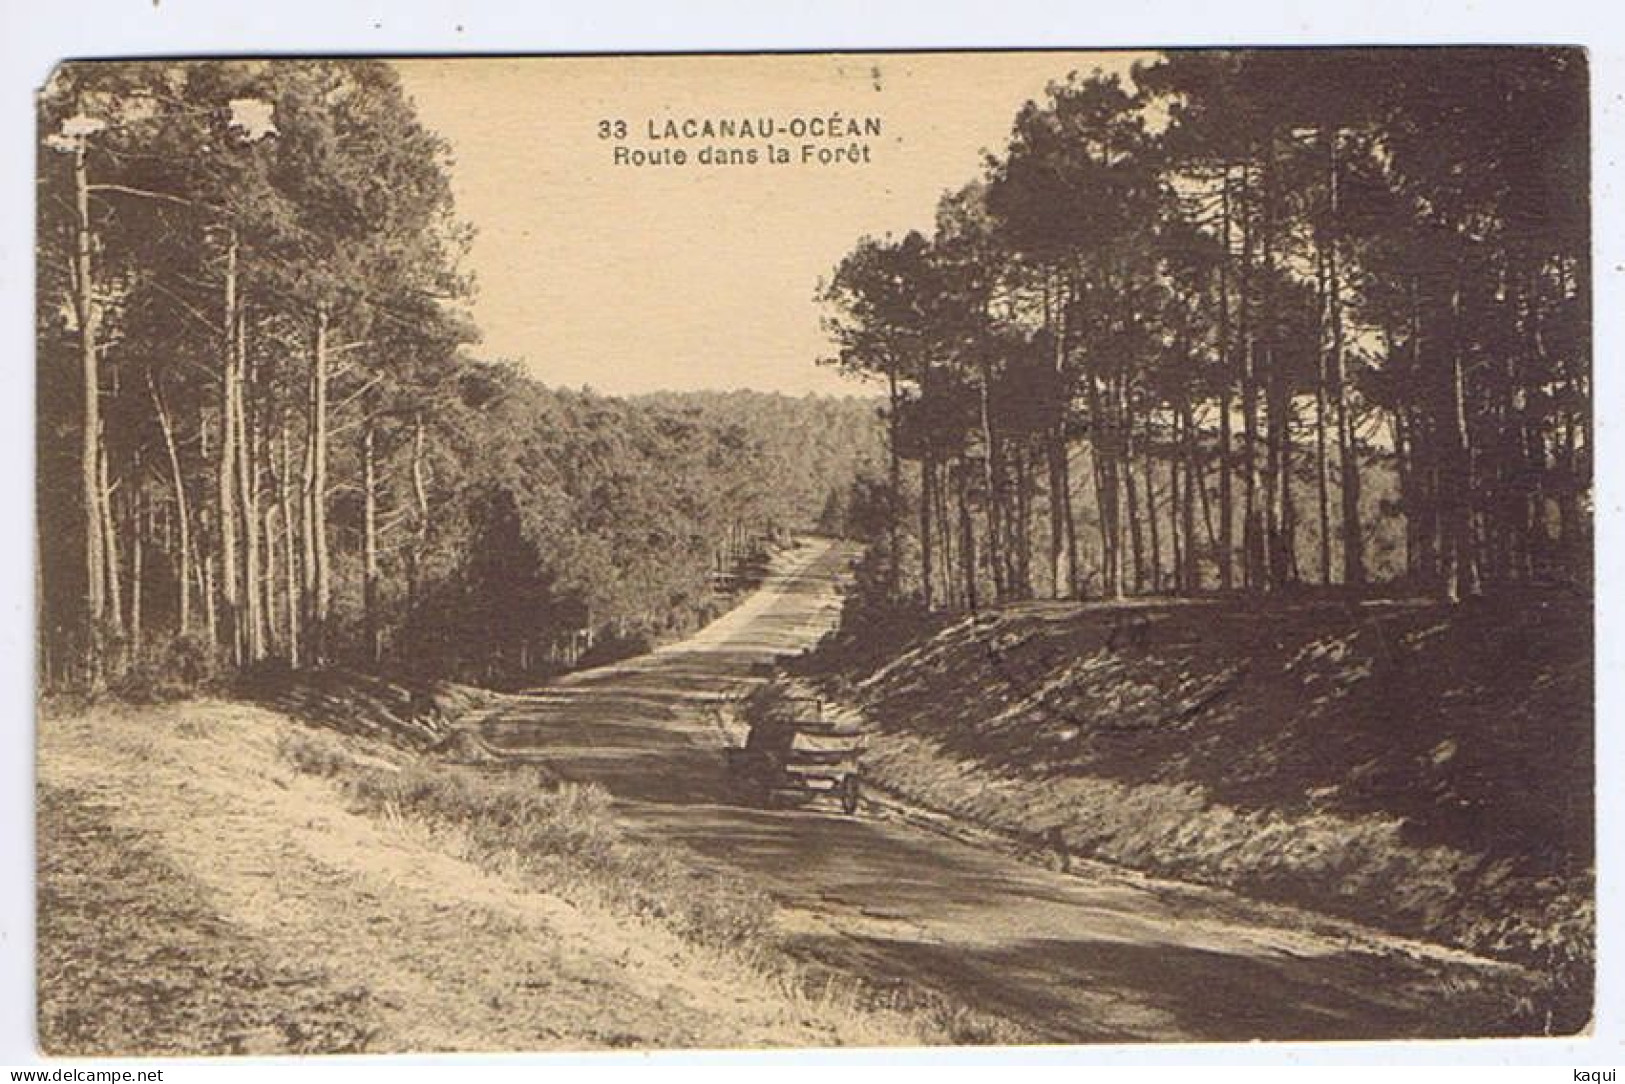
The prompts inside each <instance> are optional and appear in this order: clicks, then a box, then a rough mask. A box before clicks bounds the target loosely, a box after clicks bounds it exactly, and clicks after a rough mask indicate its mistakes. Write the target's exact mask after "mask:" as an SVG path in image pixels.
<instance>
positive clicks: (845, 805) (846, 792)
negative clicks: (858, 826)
mask: <svg viewBox="0 0 1625 1084" xmlns="http://www.w3.org/2000/svg"><path fill="white" fill-rule="evenodd" d="M862 796H863V794H862V788H861V787H860V786H859V784H858V777H857V776H855V775H849V776H847V777H846V779H845V780H844V781H843V782H842V783H841V811H842V812H844V813H845V814H846V815H847V816H851V815H852V814H854V813H856V812H857V811H858V799H859V798H861V797H862Z"/></svg>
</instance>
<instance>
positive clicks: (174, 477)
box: [147, 369, 192, 636]
mask: <svg viewBox="0 0 1625 1084" xmlns="http://www.w3.org/2000/svg"><path fill="white" fill-rule="evenodd" d="M147 392H148V394H150V395H151V396H152V409H153V413H154V415H156V417H157V419H158V431H159V432H160V433H161V434H162V435H163V438H164V454H165V455H166V456H167V457H168V459H169V484H170V488H171V489H173V490H174V493H175V526H176V530H177V532H178V533H179V536H180V540H179V547H178V548H179V551H180V552H179V555H178V565H177V570H176V577H175V578H176V586H177V597H176V600H175V604H176V612H177V614H178V615H179V617H178V619H177V620H178V626H179V628H178V631H179V632H180V634H181V635H182V636H185V635H186V634H187V633H189V632H191V631H192V522H191V521H192V513H191V510H190V507H189V505H188V502H187V499H186V476H185V475H184V474H183V473H182V472H181V456H180V451H179V449H178V447H177V446H176V442H175V427H174V425H173V424H172V423H171V422H170V418H169V411H168V410H166V409H164V400H163V396H161V395H160V394H159V393H158V383H157V381H156V380H155V379H154V378H153V375H152V370H151V369H148V370H147Z"/></svg>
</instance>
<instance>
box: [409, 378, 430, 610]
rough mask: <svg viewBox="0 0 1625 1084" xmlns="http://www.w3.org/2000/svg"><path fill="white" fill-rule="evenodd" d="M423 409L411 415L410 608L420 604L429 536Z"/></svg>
mask: <svg viewBox="0 0 1625 1084" xmlns="http://www.w3.org/2000/svg"><path fill="white" fill-rule="evenodd" d="M423 468H424V449H423V411H421V410H419V411H416V412H414V413H413V415H412V545H411V548H410V549H408V551H407V563H406V599H407V609H408V611H413V610H415V609H416V608H417V603H418V589H419V582H418V579H419V577H420V576H421V575H422V574H423V573H422V568H423V557H424V553H425V551H426V550H427V548H428V540H429V487H428V481H427V479H425V477H424V471H423Z"/></svg>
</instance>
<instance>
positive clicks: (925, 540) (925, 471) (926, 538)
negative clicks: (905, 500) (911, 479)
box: [920, 452, 936, 612]
mask: <svg viewBox="0 0 1625 1084" xmlns="http://www.w3.org/2000/svg"><path fill="white" fill-rule="evenodd" d="M933 473H934V472H933V470H932V464H931V455H930V453H929V452H926V453H924V454H923V455H921V457H920V598H921V601H922V602H923V603H924V605H925V608H926V610H927V612H929V611H930V610H932V609H934V608H935V605H936V599H935V597H934V595H933V593H932V586H933V584H932V581H933V580H934V579H935V576H936V569H935V567H934V565H933V557H934V556H935V553H934V550H933V547H932V541H931V533H932V532H931V520H932V515H931V506H932V504H934V503H935V497H936V494H935V492H934V487H933V482H934V479H933V477H932V475H933Z"/></svg>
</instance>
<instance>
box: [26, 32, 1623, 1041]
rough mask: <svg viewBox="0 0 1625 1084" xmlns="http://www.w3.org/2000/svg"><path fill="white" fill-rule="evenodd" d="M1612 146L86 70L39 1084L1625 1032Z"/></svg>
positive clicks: (794, 75)
mask: <svg viewBox="0 0 1625 1084" xmlns="http://www.w3.org/2000/svg"><path fill="white" fill-rule="evenodd" d="M1588 98H1589V87H1588V69H1587V62H1586V55H1585V53H1584V52H1583V51H1582V50H1579V49H1573V48H1536V47H1497V48H1457V47H1442V48H1425V49H1420V48H1419V49H1407V48H1382V49H1376V48H1310V49H1292V50H1269V49H1225V50H1189V49H1186V50H1170V51H1165V52H1158V51H1144V52H1134V53H1106V52H1052V51H1036V52H942V53H928V52H922V53H895V54H892V53H852V54H818V53H807V54H781V55H774V54H751V55H743V54H733V55H727V54H720V55H658V56H657V55H629V56H558V57H533V58H511V57H510V58H477V57H465V58H458V59H402V60H393V59H387V58H367V59H361V58H355V59H335V58H324V59H276V60H253V59H230V60H209V59H185V60H142V61H78V62H71V63H66V64H64V65H62V66H60V67H59V68H58V69H57V70H56V71H55V72H54V73H53V75H52V76H51V78H50V80H49V82H48V84H47V85H46V86H45V87H44V88H43V89H42V90H41V91H40V93H39V97H38V129H37V146H36V148H35V158H36V160H37V192H38V205H37V261H38V262H37V268H38V273H37V284H38V292H37V303H36V309H35V312H36V328H37V341H36V355H37V387H38V398H37V419H38V424H37V437H36V439H37V445H36V448H37V464H38V476H37V490H36V493H37V510H36V521H35V530H36V537H37V543H38V554H39V562H38V567H37V573H36V575H37V593H38V594H37V607H36V620H37V629H38V658H39V673H38V682H39V698H40V712H39V720H38V744H37V777H38V786H37V792H36V800H37V831H38V836H37V853H38V868H37V871H36V879H37V888H36V890H37V901H38V937H37V946H38V947H37V999H38V1003H37V1024H38V1041H39V1044H40V1047H41V1049H42V1050H43V1051H44V1052H45V1053H47V1054H50V1055H135V1054H140V1055H192V1054H273V1053H298V1054H322V1053H358V1052H363V1053H394V1052H452V1051H458V1052H513V1051H559V1050H568V1051H575V1050H595V1049H605V1048H634V1049H639V1050H648V1049H674V1048H738V1047H752V1048H760V1047H774V1048H796V1047H823V1046H871V1047H872V1046H893V1045H903V1046H939V1045H966V1044H1094V1043H1188V1042H1243V1041H1251V1040H1328V1039H1341V1040H1349V1039H1361V1040H1401V1039H1423V1038H1459V1037H1486V1036H1551V1035H1575V1034H1579V1033H1584V1032H1586V1031H1587V1030H1588V1029H1589V1028H1590V1027H1591V1026H1592V1024H1591V1022H1592V1016H1593V970H1594V965H1593V959H1594V940H1595V934H1594V923H1595V917H1594V916H1595V896H1596V893H1595V888H1594V880H1595V854H1594V820H1595V817H1594V787H1593V767H1594V765H1593V737H1594V733H1593V658H1594V650H1593V641H1592V610H1593V589H1592V582H1593V581H1592V538H1593V530H1592V526H1593V519H1592V476H1593V461H1592V447H1593V430H1592V361H1591V357H1592V351H1591V326H1592V323H1591V277H1592V276H1591V264H1590V252H1591V231H1590V146H1589V142H1588V127H1589V104H1588Z"/></svg>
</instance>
